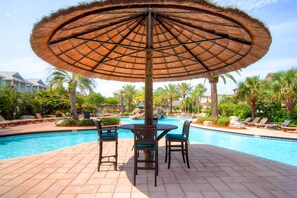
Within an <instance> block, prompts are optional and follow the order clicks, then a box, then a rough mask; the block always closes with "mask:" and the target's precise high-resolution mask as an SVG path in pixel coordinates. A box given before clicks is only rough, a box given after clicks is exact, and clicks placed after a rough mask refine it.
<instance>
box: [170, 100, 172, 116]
mask: <svg viewBox="0 0 297 198" xmlns="http://www.w3.org/2000/svg"><path fill="white" fill-rule="evenodd" d="M170 114H172V98H170Z"/></svg>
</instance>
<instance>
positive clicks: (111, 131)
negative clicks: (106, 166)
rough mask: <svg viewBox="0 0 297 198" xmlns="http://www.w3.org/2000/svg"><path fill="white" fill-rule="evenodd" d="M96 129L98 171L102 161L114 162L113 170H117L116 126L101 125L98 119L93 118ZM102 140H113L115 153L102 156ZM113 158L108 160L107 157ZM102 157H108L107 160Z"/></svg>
mask: <svg viewBox="0 0 297 198" xmlns="http://www.w3.org/2000/svg"><path fill="white" fill-rule="evenodd" d="M93 121H94V123H95V125H96V128H97V131H98V143H99V159H98V168H97V171H100V166H101V164H102V163H112V164H114V170H117V166H118V133H117V126H112V127H102V126H101V122H100V120H93ZM103 142H115V154H114V155H109V156H107V155H106V156H102V152H103ZM110 157H112V158H114V161H110V160H109V158H110ZM104 158H108V160H107V161H102V160H103V159H104Z"/></svg>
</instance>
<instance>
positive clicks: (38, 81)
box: [27, 78, 46, 87]
mask: <svg viewBox="0 0 297 198" xmlns="http://www.w3.org/2000/svg"><path fill="white" fill-rule="evenodd" d="M27 80H28V81H29V82H31V83H32V84H33V85H34V86H40V87H46V84H45V83H44V82H43V81H42V80H41V79H35V78H34V79H33V78H30V79H27Z"/></svg>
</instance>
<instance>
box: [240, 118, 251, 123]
mask: <svg viewBox="0 0 297 198" xmlns="http://www.w3.org/2000/svg"><path fill="white" fill-rule="evenodd" d="M251 120H252V118H251V117H247V118H246V119H245V120H244V121H242V123H243V124H246V123H247V122H250V121H251Z"/></svg>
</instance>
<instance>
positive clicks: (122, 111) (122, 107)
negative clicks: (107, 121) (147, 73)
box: [121, 96, 124, 113]
mask: <svg viewBox="0 0 297 198" xmlns="http://www.w3.org/2000/svg"><path fill="white" fill-rule="evenodd" d="M121 113H124V97H123V96H122V97H121Z"/></svg>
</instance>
